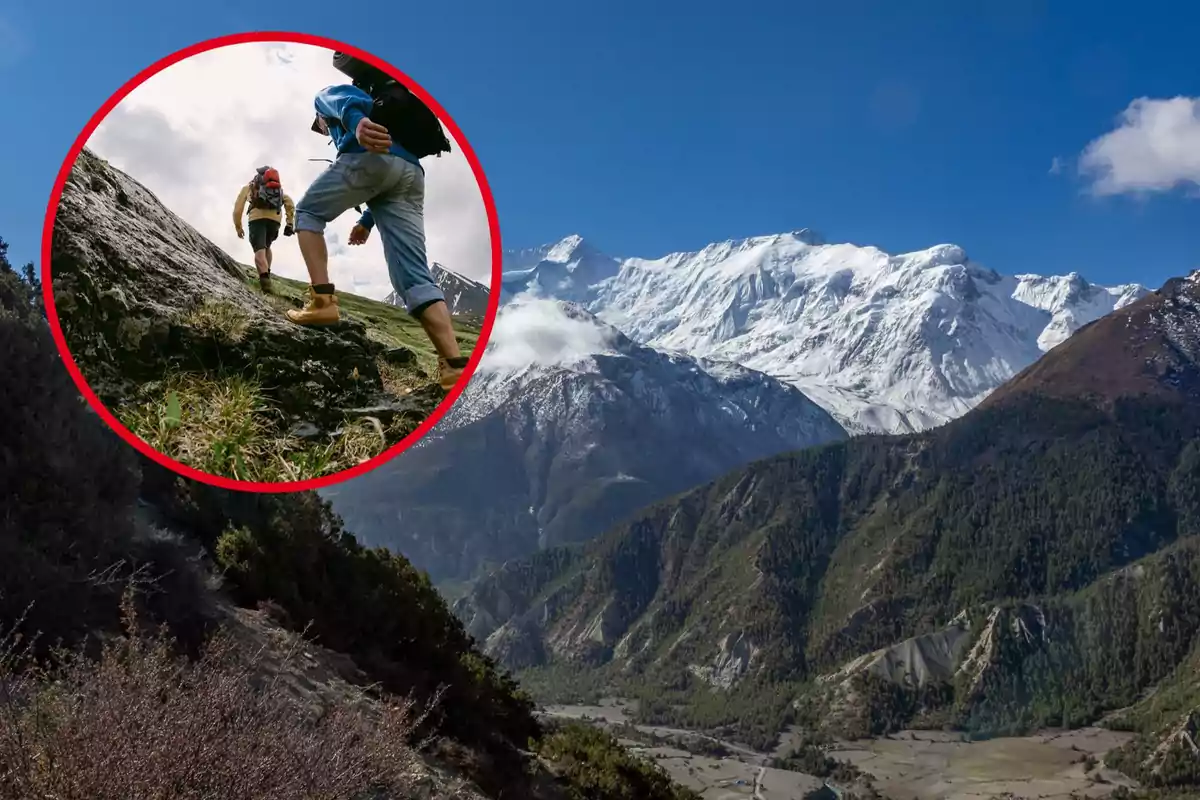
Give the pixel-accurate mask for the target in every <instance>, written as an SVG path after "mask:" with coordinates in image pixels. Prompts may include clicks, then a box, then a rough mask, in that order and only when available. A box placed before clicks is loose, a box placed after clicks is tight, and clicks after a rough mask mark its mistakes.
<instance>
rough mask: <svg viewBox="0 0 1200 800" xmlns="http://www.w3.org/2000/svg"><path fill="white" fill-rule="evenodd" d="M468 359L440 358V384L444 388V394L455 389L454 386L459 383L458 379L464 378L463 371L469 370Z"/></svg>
mask: <svg viewBox="0 0 1200 800" xmlns="http://www.w3.org/2000/svg"><path fill="white" fill-rule="evenodd" d="M467 361H469V359H466V358H439V359H438V383H439V384H440V385H441V387H442V391H443V392H448V391H450V390H451V389H453V388H454V384H456V383H458V379H459V378H461V377H462V374H463V370H465V369H466V368H467Z"/></svg>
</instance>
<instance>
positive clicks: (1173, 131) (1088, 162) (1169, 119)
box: [1079, 97, 1200, 195]
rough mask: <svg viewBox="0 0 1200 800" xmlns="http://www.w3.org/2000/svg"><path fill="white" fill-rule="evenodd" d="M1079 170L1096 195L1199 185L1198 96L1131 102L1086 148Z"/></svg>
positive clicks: (1199, 117)
mask: <svg viewBox="0 0 1200 800" xmlns="http://www.w3.org/2000/svg"><path fill="white" fill-rule="evenodd" d="M1079 166H1080V170H1081V172H1083V173H1084V174H1085V175H1088V176H1090V177H1091V178H1092V181H1093V182H1092V189H1093V191H1094V192H1095V193H1096V194H1100V195H1114V194H1124V193H1146V192H1167V191H1170V190H1172V189H1175V188H1176V187H1178V186H1181V185H1185V184H1200V98H1194V97H1174V98H1171V99H1170V100H1152V99H1150V98H1147V97H1142V98H1139V99H1137V100H1134V101H1133V102H1132V103H1130V104H1129V107H1128V108H1126V109H1125V111H1124V112H1123V113H1122V114H1121V117H1120V124H1119V125H1118V127H1117V128H1116V129H1114V130H1112V131H1110V132H1108V133H1106V134H1104V135H1103V136H1101V137H1100V138H1098V139H1096V140H1095V141H1093V142H1092V143H1091V144H1089V145H1088V146H1087V149H1085V150H1084V152H1083V155H1082V156H1081V157H1080V160H1079Z"/></svg>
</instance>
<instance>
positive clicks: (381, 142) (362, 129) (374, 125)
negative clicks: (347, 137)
mask: <svg viewBox="0 0 1200 800" xmlns="http://www.w3.org/2000/svg"><path fill="white" fill-rule="evenodd" d="M354 138H356V139H358V143H359V144H361V145H362V146H363V147H365V148H367V149H368V150H370V151H371V152H372V153H386V152H387V151H388V148H389V147H391V146H392V137H391V136H390V135H388V132H387V128H385V127H383V126H382V125H380V124H379V123H378V122H372V121H371V120H369V119H367V118H366V117H363V118H362V119H361V120H359V121H358V127H357V128H356V129H355V130H354Z"/></svg>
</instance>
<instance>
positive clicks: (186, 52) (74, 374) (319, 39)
mask: <svg viewBox="0 0 1200 800" xmlns="http://www.w3.org/2000/svg"><path fill="white" fill-rule="evenodd" d="M255 42H293V43H295V44H307V45H314V46H316V47H324V48H326V49H328V50H339V51H342V52H345V53H349V54H350V55H353V56H357V57H358V58H360V59H362V60H363V61H366V62H368V63H371V64H373V65H375V66H376V67H378V68H379V69H382V70H385V71H386V72H388V73H390V74H391V75H392V77H394V78H396V79H397V80H400V81H402V82H403V83H404V84H405V85H406V86H408V88H409V89H411V90H412V92H413V94H415V95H417V97H419V98H421V99H422V100H423V101H425V103H426V104H427V105H428V106H429V108H430V109H431V110H432V111H433V112H434V113H435V114H437V116H438V118H439V119H441V121H442V123H443V124H445V126H446V127H447V128H449V129H450V133H451V134H452V135H453V137H454V140H455V141H456V142H457V143H458V145H459V147H461V148H462V152H463V155H465V156H466V158H467V163H469V164H470V165H471V171H472V172H473V173H474V174H475V180H476V181H477V182H478V183H479V191H480V194H482V195H483V205H484V208H485V209H486V210H487V218H488V230H489V232H490V234H491V236H490V238H491V244H492V285H491V287H489V288H490V291H489V297H488V308H487V315H486V317H485V319H484V322H483V327H482V329H481V330H480V332H479V339H478V342H477V344H476V346H475V350H474V352H473V353H472V354H471V358H470V360H469V361H468V363H467V366H466V369H464V370H463V375H462V377H461V378H459V380H458V383H457V384H455V386H454V388H453V389H451V390H450V392H449V393H448V394H447V396H446V398H445V399H444V400H442V402H441V403H440V404H439V405H438V407H437V408H436V409H434V411H433V413H432V414H430V415H429V418H428V419H426V420H425V421H424V422H422V423H421V425H420V426H419V427H418V428H417V429H416V430H415V431H413V432H412V433H410V434H409V435H408V436H406V437H405V438H404V439H402V440H401V441H400V442H398V443H397V444H395V445H393V446H391V447H389V448H388V449H387V450H385V451H384V452H382V453H380V454H379V455H377V456H375V457H374V458H372V459H370V460H369V461H366V462H364V463H362V464H359V465H358V466H355V467H351V468H350V469H347V470H343V471H342V472H338V473H336V474H334V475H327V476H325V477H321V478H310V479H309V480H303V481H290V482H281V483H266V482H258V481H238V480H232V479H230V478H222V477H219V476H217V475H212V474H209V473H207V472H201V471H200V470H198V469H194V468H193V467H189V466H187V465H186V464H181V463H180V462H178V461H176V460H175V459H173V458H169V457H167V456H165V455H163V454H162V453H160V452H158V451H157V450H155V449H154V448H153V447H151V446H150V445H149V444H147V443H146V442H144V441H143V440H142V439H140V438H138V437H137V436H136V435H135V434H134V433H133V432H132V431H130V430H129V429H128V428H126V427H125V426H124V425H122V424H121V423H120V421H119V420H117V418H116V417H115V416H113V414H112V413H111V412H110V411H109V410H108V409H107V408H105V407H104V404H103V403H101V402H100V398H99V397H97V396H96V393H95V392H93V391H92V389H91V387H90V386H88V383H87V381H86V380H85V379H84V377H83V373H82V372H80V370H79V367H78V365H76V363H75V359H74V357H72V355H71V352H70V350H69V348H68V347H67V342H66V339H65V337H64V336H63V332H62V327H61V326H60V325H59V321H58V310H57V309H56V308H55V306H54V290H53V284H54V281H53V278H52V277H51V272H50V261H51V250H52V243H53V238H54V220H55V216H56V214H57V213H58V204H59V201H60V200H61V198H62V192H63V186H64V185H65V184H66V182H67V177H68V176H69V175H70V173H71V168H72V167H73V166H74V165H75V161H76V159H78V157H79V154H80V153H81V152H82V151H83V148H84V146H85V145H86V144H87V141H88V139H89V138H91V135H92V133H93V132H94V131H95V130H96V128H97V126H99V125H100V123H101V122H102V121H103V120H104V118H105V117H107V116H108V114H109V113H110V112H111V111H112V110H113V109H114V108H115V107H116V106H117V104H118V103H120V102H121V101H122V100H124V99H125V97H126V96H128V95H129V93H130V92H132V91H133V90H134V89H136V88H137V87H138V86H140V85H141V84H143V83H145V82H146V81H147V80H148V79H149V78H151V77H152V76H154V75H156V74H158V73H159V72H161V71H163V70H164V69H166V68H167V67H169V66H171V65H172V64H176V63H178V62H180V61H183V60H184V59H186V58H190V57H191V56H194V55H198V54H200V53H205V52H208V51H209V50H215V49H217V48H219V47H225V46H227V45H233V44H247V43H255ZM501 258H502V256H501V250H500V221H499V219H498V217H497V215H496V201H495V199H494V198H493V197H492V190H491V188H490V187H489V186H488V182H487V177H486V176H485V175H484V173H483V167H482V166H481V165H480V163H479V159H478V157H477V156H476V155H475V151H474V150H472V149H471V145H470V144H469V143H468V142H467V140H466V137H464V136H463V134H462V131H461V130H460V129H459V127H458V126H457V125H456V124H455V123H454V120H453V119H451V117H450V115H449V114H447V113H446V111H445V109H443V108H442V107H441V105H439V104H438V102H437V101H436V100H435V99H434V98H433V97H431V96H430V95H429V93H428V92H426V91H425V90H424V89H423V88H421V87H420V86H419V85H417V83H416V82H415V81H413V80H412V79H411V78H410V77H408V76H407V75H405V74H404V73H403V72H401V71H400V70H398V69H396V68H395V67H394V66H392V65H391V64H388V63H387V62H385V61H383V60H381V59H379V58H377V57H375V56H373V55H371V54H370V53H367V52H364V51H362V50H359V49H358V48H356V47H352V46H351V45H348V44H344V43H342V42H338V41H335V40H333V39H328V38H326V37H324V36H314V35H311V34H307V33H292V32H287V31H253V32H249V33H236V34H231V35H228V36H218V37H216V38H214V39H208V40H206V41H203V42H199V43H197V44H194V45H191V46H190V47H185V48H184V49H182V50H179V51H177V52H175V53H173V54H171V55H169V56H167V57H165V58H162V59H159V60H158V61H157V62H155V63H153V64H151V65H150V66H149V67H146V68H145V69H144V70H142V71H141V72H139V73H138V74H137V75H135V76H133V78H131V79H130V80H129V81H127V82H126V83H125V85H124V86H122V87H121V88H120V89H118V90H117V92H116V93H115V94H114V95H113V96H112V97H110V98H109V99H108V101H107V102H106V103H105V104H104V105H103V106H102V107H101V108H100V110H99V111H97V112H96V113H95V114H94V115H92V118H91V119H90V120H88V123H87V125H86V126H84V128H83V131H82V132H80V134H79V136H78V137H77V138H76V139H75V143H74V144H73V145H72V146H71V150H70V152H69V153H68V154H67V158H66V161H64V162H63V165H62V167H61V168H60V169H59V172H58V178H57V179H56V180H55V182H54V189H53V191H51V192H50V204H49V206H48V207H47V209H46V220H45V224H44V227H43V230H42V294H43V296H44V298H45V303H46V312H47V314H46V316H47V318H48V320H49V322H50V331H51V333H52V334H53V336H54V342H55V344H56V345H57V346H58V351H59V354H60V355H61V356H62V359H63V363H64V364H66V367H67V371H68V372H69V373H70V374H71V378H72V379H73V380H74V381H75V385H76V386H78V387H79V391H80V392H81V393H82V394H83V396H84V397H85V398H86V399H87V401H88V404H89V405H90V406H91V407H92V408H93V409H94V410H95V411H96V413H98V414H99V415H100V416H101V417H102V418H103V419H104V421H105V422H107V423H108V425H109V427H111V428H112V429H113V430H114V431H116V432H117V434H118V435H119V436H120V437H121V438H122V439H124V440H125V441H126V442H128V443H129V444H131V445H133V447H134V448H136V449H137V450H138V451H139V452H141V453H142V454H143V455H145V456H147V457H148V458H150V459H152V460H154V461H156V462H157V463H159V464H162V465H163V466H164V467H167V468H168V469H170V470H172V471H173V472H176V473H178V474H179V475H182V476H184V477H185V478H191V479H193V480H196V481H200V482H202V483H207V484H210V485H212V486H219V487H221V488H223V489H236V490H239V491H248V492H299V491H305V490H309V489H320V488H323V487H326V486H331V485H333V484H336V483H341V482H342V481H345V480H348V479H350V478H354V477H357V476H359V475H364V474H366V473H367V472H370V471H371V470H373V469H375V468H376V467H379V466H382V465H383V464H384V463H385V462H387V461H390V460H391V459H392V458H394V457H395V456H397V455H399V454H400V453H402V452H404V451H405V450H407V449H408V448H409V447H411V446H412V445H413V444H415V443H416V442H418V441H419V440H420V439H421V438H422V437H423V436H425V434H427V433H429V431H430V430H431V429H432V428H433V426H434V425H437V423H438V422H439V421H440V420H441V418H442V417H443V416H445V414H446V412H447V411H449V410H450V407H451V406H452V405H453V404H454V403H455V402H456V401H457V400H458V397H459V395H461V394H462V392H463V389H465V388H466V385H467V382H468V381H469V380H470V379H471V376H472V375H473V374H474V372H475V369H476V367H478V366H479V360H480V359H481V358H482V357H483V351H484V349H485V348H486V347H487V342H488V339H489V337H490V336H491V333H492V324H493V322H494V321H495V319H496V312H497V311H498V310H499V307H500V291H499V287H500V263H501Z"/></svg>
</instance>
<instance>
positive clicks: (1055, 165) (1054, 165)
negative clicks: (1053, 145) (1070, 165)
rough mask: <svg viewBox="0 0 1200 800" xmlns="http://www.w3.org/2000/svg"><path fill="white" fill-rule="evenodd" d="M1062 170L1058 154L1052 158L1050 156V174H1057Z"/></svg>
mask: <svg viewBox="0 0 1200 800" xmlns="http://www.w3.org/2000/svg"><path fill="white" fill-rule="evenodd" d="M1062 170H1063V163H1062V159H1061V158H1059V157H1058V156H1055V157H1054V158H1052V159H1051V160H1050V174H1051V175H1058V174H1059V173H1061V172H1062Z"/></svg>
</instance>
